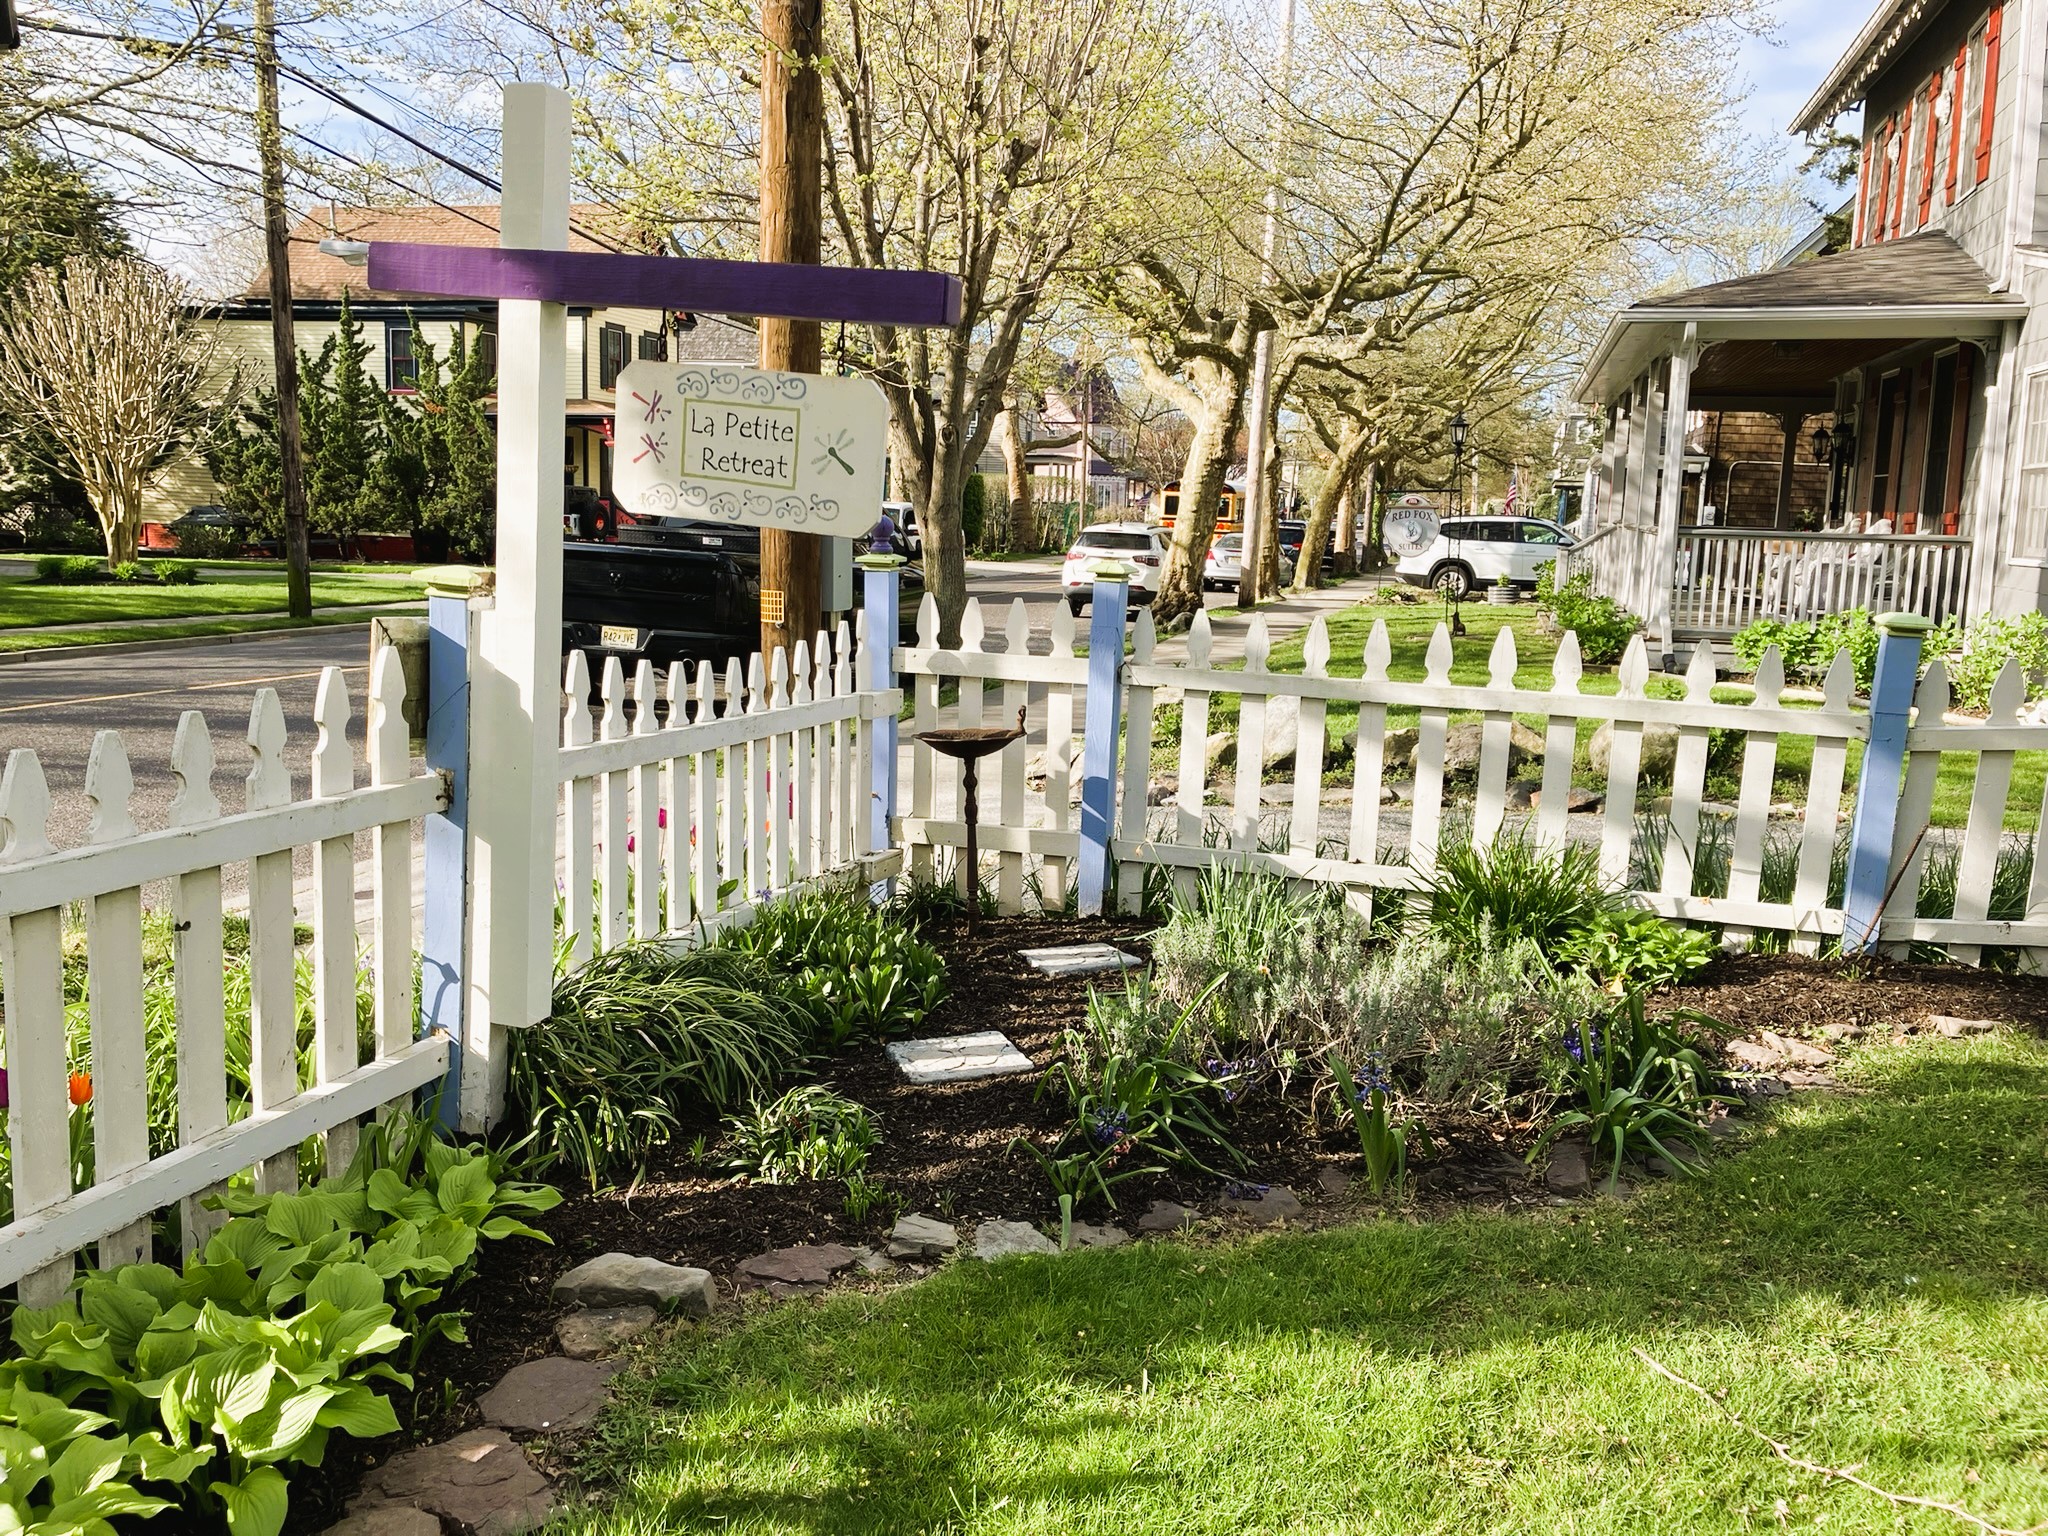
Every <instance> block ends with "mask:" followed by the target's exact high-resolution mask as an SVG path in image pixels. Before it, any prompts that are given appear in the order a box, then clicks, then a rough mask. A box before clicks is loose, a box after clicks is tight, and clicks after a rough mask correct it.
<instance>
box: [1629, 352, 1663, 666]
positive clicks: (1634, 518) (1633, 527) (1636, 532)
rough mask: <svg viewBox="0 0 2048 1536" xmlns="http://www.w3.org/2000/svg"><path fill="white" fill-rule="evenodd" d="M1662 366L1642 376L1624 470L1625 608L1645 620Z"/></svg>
mask: <svg viewBox="0 0 2048 1536" xmlns="http://www.w3.org/2000/svg"><path fill="white" fill-rule="evenodd" d="M1663 366H1664V364H1663V361H1662V359H1659V360H1658V361H1657V362H1656V363H1654V364H1652V365H1651V367H1650V371H1649V372H1648V373H1646V374H1644V375H1643V386H1642V388H1643V404H1642V430H1641V432H1640V433H1638V434H1637V436H1636V440H1635V442H1634V443H1633V444H1631V445H1630V459H1631V462H1630V464H1629V471H1628V480H1629V495H1628V511H1629V517H1628V526H1629V536H1628V543H1629V595H1628V606H1629V611H1630V612H1632V613H1636V614H1640V615H1641V616H1642V618H1643V620H1644V622H1645V623H1648V622H1649V621H1651V620H1652V619H1654V618H1655V617H1656V615H1655V614H1653V613H1652V612H1651V611H1650V607H1651V604H1652V603H1653V602H1654V601H1655V599H1654V598H1653V597H1652V596H1651V588H1652V586H1654V584H1655V583H1654V582H1653V581H1652V579H1651V574H1650V571H1651V564H1650V563H1651V561H1652V560H1654V559H1655V558H1656V544H1657V537H1656V529H1657V469H1658V466H1659V465H1660V464H1661V463H1662V453H1663V446H1662V445H1663V442H1664V391H1663V388H1662V384H1661V380H1660V379H1659V377H1658V373H1659V370H1661V369H1662V368H1663ZM1652 633H1653V634H1654V631H1653V632H1652Z"/></svg>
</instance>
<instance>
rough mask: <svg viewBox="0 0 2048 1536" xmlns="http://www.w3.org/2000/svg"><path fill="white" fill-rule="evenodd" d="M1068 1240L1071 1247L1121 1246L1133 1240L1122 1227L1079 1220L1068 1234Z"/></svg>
mask: <svg viewBox="0 0 2048 1536" xmlns="http://www.w3.org/2000/svg"><path fill="white" fill-rule="evenodd" d="M1067 1240H1068V1242H1067V1245H1068V1246H1069V1247H1071V1248H1121V1247H1123V1245H1124V1244H1125V1243H1128V1242H1129V1241H1130V1240H1131V1234H1130V1233H1128V1232H1126V1231H1125V1230H1124V1229H1123V1228H1122V1227H1112V1226H1106V1225H1098V1224H1096V1223H1095V1222H1092V1221H1077V1222H1075V1223H1074V1226H1073V1230H1072V1231H1071V1232H1069V1233H1068V1234H1067Z"/></svg>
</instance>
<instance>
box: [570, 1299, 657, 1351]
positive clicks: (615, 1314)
mask: <svg viewBox="0 0 2048 1536" xmlns="http://www.w3.org/2000/svg"><path fill="white" fill-rule="evenodd" d="M655 1316H656V1313H655V1310H654V1308H652V1307H596V1308H593V1309H592V1310H590V1311H588V1312H571V1313H570V1314H569V1315H568V1316H567V1317H565V1318H563V1319H562V1320H561V1321H560V1322H558V1323H556V1324H555V1343H557V1344H558V1345H560V1346H561V1350H562V1353H563V1354H565V1355H567V1356H568V1357H569V1358H570V1359H571V1360H595V1359H597V1358H598V1357H599V1356H600V1355H608V1354H610V1353H611V1352H612V1351H613V1350H615V1349H617V1348H618V1347H619V1346H620V1345H621V1344H624V1343H625V1342H626V1341H627V1340H628V1339H632V1338H635V1337H637V1336H639V1335H640V1334H643V1333H645V1332H646V1331H647V1330H648V1329H650V1328H652V1327H653V1326H654V1320H655Z"/></svg>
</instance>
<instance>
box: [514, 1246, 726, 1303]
mask: <svg viewBox="0 0 2048 1536" xmlns="http://www.w3.org/2000/svg"><path fill="white" fill-rule="evenodd" d="M555 1300H557V1301H561V1302H567V1303H569V1304H570V1305H571V1306H582V1307H655V1308H659V1309H661V1310H664V1311H669V1310H673V1311H677V1312H681V1313H682V1314H683V1316H685V1317H709V1316H710V1315H711V1312H712V1309H713V1308H714V1307H716V1306H717V1305H718V1286H717V1283H716V1282H715V1281H713V1280H712V1278H711V1272H710V1271H709V1270H703V1269H692V1268H690V1267H689V1266H688V1265H685V1264H664V1263H662V1262H661V1260H659V1259H648V1258H641V1257H639V1256H638V1255H636V1254H631V1253H604V1254H599V1255H598V1256H597V1257H596V1258H594V1259H591V1260H589V1261H588V1262H587V1263H583V1264H578V1265H577V1266H576V1267H575V1268H574V1269H572V1270H570V1271H569V1272H568V1273H567V1274H566V1275H564V1276H562V1278H561V1279H559V1280H557V1281H556V1282H555Z"/></svg>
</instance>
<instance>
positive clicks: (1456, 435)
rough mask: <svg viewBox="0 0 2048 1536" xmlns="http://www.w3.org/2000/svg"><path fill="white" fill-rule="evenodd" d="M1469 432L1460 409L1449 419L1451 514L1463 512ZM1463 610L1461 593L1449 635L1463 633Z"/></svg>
mask: <svg viewBox="0 0 2048 1536" xmlns="http://www.w3.org/2000/svg"><path fill="white" fill-rule="evenodd" d="M1471 430H1472V423H1471V422H1469V421H1467V420H1466V419H1465V412H1464V411H1463V410H1462V409H1460V410H1459V412H1458V414H1457V415H1455V416H1453V417H1452V418H1451V422H1450V431H1451V511H1452V512H1453V513H1458V512H1462V511H1464V510H1465V438H1466V436H1467V435H1468V434H1469V433H1470V432H1471ZM1445 595H1446V596H1450V594H1448V593H1446V594H1445ZM1463 608H1464V594H1463V593H1459V594H1458V595H1456V596H1453V597H1451V633H1452V634H1454V635H1462V634H1464V633H1465V615H1464V612H1463Z"/></svg>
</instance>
